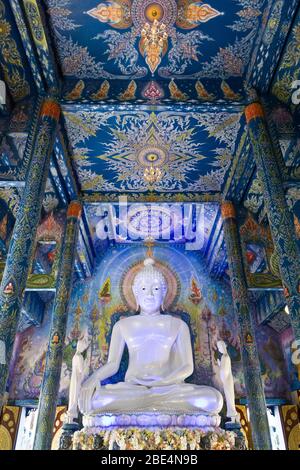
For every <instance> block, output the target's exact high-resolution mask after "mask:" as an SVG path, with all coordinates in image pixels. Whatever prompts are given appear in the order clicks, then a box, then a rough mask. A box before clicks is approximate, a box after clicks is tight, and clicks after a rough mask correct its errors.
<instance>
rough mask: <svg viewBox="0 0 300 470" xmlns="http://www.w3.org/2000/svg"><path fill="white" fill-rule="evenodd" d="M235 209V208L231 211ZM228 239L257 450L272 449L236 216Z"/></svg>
mask: <svg viewBox="0 0 300 470" xmlns="http://www.w3.org/2000/svg"><path fill="white" fill-rule="evenodd" d="M225 204H226V205H225V209H224V211H225V215H227V213H228V207H229V204H230V202H228V201H227V202H226V203H225ZM233 211H234V208H232V209H231V212H233ZM223 228H224V238H225V242H226V251H227V257H228V265H229V272H230V281H231V290H232V299H233V305H234V310H235V313H236V316H237V320H238V322H239V331H240V338H241V353H242V361H243V370H244V378H245V385H246V391H247V399H248V403H249V411H250V414H251V426H252V434H253V441H254V446H255V449H269V450H270V449H272V445H271V439H270V434H269V424H268V417H267V411H266V402H265V396H264V389H263V383H262V379H261V369H260V362H259V357H258V351H257V347H256V343H255V342H254V340H253V338H255V332H254V327H253V323H252V321H251V312H250V309H249V298H248V289H247V282H246V278H245V274H244V267H243V261H242V259H243V255H242V249H241V246H240V241H239V235H238V228H237V224H236V220H235V219H234V218H233V217H225V219H224V220H223Z"/></svg>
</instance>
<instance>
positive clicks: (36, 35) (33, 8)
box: [23, 0, 59, 91]
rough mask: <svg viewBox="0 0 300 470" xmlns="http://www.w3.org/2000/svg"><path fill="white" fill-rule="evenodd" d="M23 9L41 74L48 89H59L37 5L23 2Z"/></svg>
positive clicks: (28, 0) (34, 0) (27, 0)
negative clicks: (41, 69)
mask: <svg viewBox="0 0 300 470" xmlns="http://www.w3.org/2000/svg"><path fill="white" fill-rule="evenodd" d="M23 3H24V9H25V13H26V18H27V21H28V23H29V27H30V31H31V34H32V37H33V41H34V44H35V47H36V49H37V53H38V56H39V59H40V63H42V64H43V74H44V76H45V78H46V81H47V84H48V88H49V89H50V90H52V91H54V90H57V89H58V87H59V83H58V77H57V73H56V68H55V65H54V63H53V60H52V56H51V53H50V49H49V46H48V40H47V37H46V32H45V29H44V25H43V22H42V18H41V15H40V11H39V7H38V3H37V1H36V0H24V2H23Z"/></svg>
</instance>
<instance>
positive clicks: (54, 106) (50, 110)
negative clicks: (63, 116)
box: [40, 99, 60, 121]
mask: <svg viewBox="0 0 300 470" xmlns="http://www.w3.org/2000/svg"><path fill="white" fill-rule="evenodd" d="M40 116H41V117H50V118H51V119H54V120H55V121H58V120H59V116H60V106H59V104H58V103H57V102H56V101H54V100H52V99H46V100H45V101H44V103H43V104H42V107H41V111H40Z"/></svg>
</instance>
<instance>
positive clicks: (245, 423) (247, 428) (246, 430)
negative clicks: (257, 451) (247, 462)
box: [235, 405, 253, 449]
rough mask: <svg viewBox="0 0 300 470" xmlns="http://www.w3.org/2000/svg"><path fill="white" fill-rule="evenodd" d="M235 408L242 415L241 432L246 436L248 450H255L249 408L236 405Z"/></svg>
mask: <svg viewBox="0 0 300 470" xmlns="http://www.w3.org/2000/svg"><path fill="white" fill-rule="evenodd" d="M235 407H236V411H237V412H238V414H239V415H240V423H241V431H242V433H243V434H244V436H245V439H246V445H247V449H253V441H252V434H251V424H250V422H249V420H248V415H247V407H246V406H245V405H235Z"/></svg>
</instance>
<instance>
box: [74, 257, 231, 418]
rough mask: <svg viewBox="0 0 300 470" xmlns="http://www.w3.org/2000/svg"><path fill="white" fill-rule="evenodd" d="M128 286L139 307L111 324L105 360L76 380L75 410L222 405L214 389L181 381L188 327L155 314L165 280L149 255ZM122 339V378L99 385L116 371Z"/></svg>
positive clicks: (211, 408)
mask: <svg viewBox="0 0 300 470" xmlns="http://www.w3.org/2000/svg"><path fill="white" fill-rule="evenodd" d="M132 289H133V293H134V296H135V299H136V302H137V305H138V306H139V308H140V313H139V314H138V315H134V316H131V317H127V318H123V319H121V320H119V321H118V322H117V323H116V324H115V325H114V327H113V330H112V336H111V341H110V348H109V354H108V360H107V363H106V364H105V365H104V366H102V367H100V368H99V369H98V370H96V371H95V372H94V373H93V374H92V375H91V376H90V377H89V378H88V379H87V380H85V381H84V382H83V384H82V386H81V390H80V393H79V400H78V404H79V409H80V411H81V412H82V413H83V414H84V415H89V414H90V415H95V414H101V413H107V412H135V411H174V412H176V411H178V412H198V413H203V414H207V415H216V414H218V413H219V412H220V410H221V409H222V406H223V397H222V395H221V393H220V392H219V391H218V390H216V389H214V388H212V387H208V386H201V385H193V384H189V383H185V382H184V381H185V379H186V378H188V377H189V376H190V375H191V374H192V373H193V354H192V347H191V339H190V332H189V328H188V326H187V324H186V323H185V322H184V321H183V320H181V319H179V318H177V317H174V316H172V315H167V314H163V315H162V314H161V308H162V307H163V301H164V298H165V295H166V292H167V283H166V280H165V277H164V276H163V274H162V273H161V271H159V270H158V269H157V268H156V267H155V265H154V260H153V259H151V258H148V259H146V260H145V261H144V267H143V269H141V270H140V271H139V272H138V274H137V275H136V276H135V278H134V281H133V286H132ZM125 344H126V345H127V347H128V351H129V365H128V369H127V372H126V376H125V381H124V382H119V383H117V384H111V385H105V386H101V381H103V380H105V379H107V378H109V377H111V376H112V375H114V374H115V373H116V372H117V371H118V369H119V366H120V362H121V358H122V354H123V351H124V347H125ZM69 406H70V403H69Z"/></svg>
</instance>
